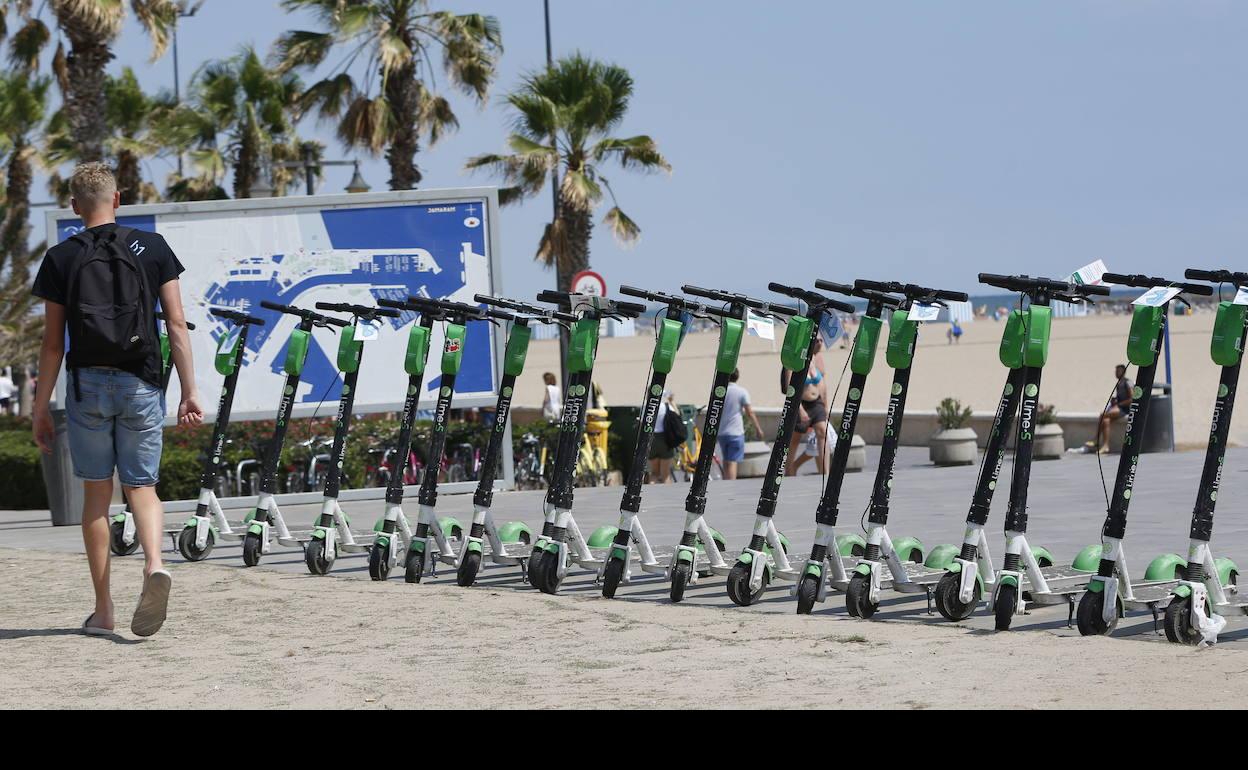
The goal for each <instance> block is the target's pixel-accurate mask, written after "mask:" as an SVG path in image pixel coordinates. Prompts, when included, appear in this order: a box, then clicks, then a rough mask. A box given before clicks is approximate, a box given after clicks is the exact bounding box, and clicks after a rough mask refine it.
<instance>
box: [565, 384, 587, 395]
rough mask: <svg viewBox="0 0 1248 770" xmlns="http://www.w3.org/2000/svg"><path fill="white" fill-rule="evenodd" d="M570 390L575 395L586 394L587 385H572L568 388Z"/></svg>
mask: <svg viewBox="0 0 1248 770" xmlns="http://www.w3.org/2000/svg"><path fill="white" fill-rule="evenodd" d="M568 391H569V392H570V393H571V394H572V395H574V396H583V395H585V386H584V385H573V386H572V387H570V388H568Z"/></svg>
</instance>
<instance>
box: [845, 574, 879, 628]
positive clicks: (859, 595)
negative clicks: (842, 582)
mask: <svg viewBox="0 0 1248 770" xmlns="http://www.w3.org/2000/svg"><path fill="white" fill-rule="evenodd" d="M879 608H880V605H878V604H876V603H874V602H872V601H871V577H870V576H869V575H863V574H861V573H854V576H853V577H852V578H850V579H849V587H848V588H846V589H845V609H847V610H849V614H850V615H853V616H854V617H856V618H863V619H869V618H870V617H871V616H873V615H874V614H875V612H876V610H878V609H879Z"/></svg>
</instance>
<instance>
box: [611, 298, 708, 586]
mask: <svg viewBox="0 0 1248 770" xmlns="http://www.w3.org/2000/svg"><path fill="white" fill-rule="evenodd" d="M620 293H621V294H624V295H627V296H629V297H636V298H638V299H642V300H646V301H649V302H657V303H659V304H661V305H664V306H665V309H664V310H663V311H662V312H661V313H660V314H659V315H658V316H657V317H656V319H655V321H656V325H655V333H654V352H653V354H651V356H650V377H649V381H648V382H647V383H646V390H645V392H644V393H643V394H642V402H641V410H640V411H639V412H638V416H637V438H636V440H635V441H634V442H633V459H632V464H631V465H630V466H629V470H628V476H627V477H626V478H625V479H624V496H623V499H622V500H621V501H620V523H619V526H618V527H617V529H616V533H615V537H614V539H613V540H612V541H611V549H610V551H609V552H608V554H607V558H606V559H604V560H603V562H602V566H601V567H600V571H599V574H598V578H599V581H600V582H601V583H602V595H603V596H604V597H605V598H607V599H613V598H615V592H616V590H617V589H618V588H619V587H620V584H621V583H630V582H632V579H633V574H632V561H633V547H634V546H636V548H637V556H638V557H639V559H640V566H641V569H642V570H643V571H645V572H651V573H657V574H666V572H667V570H668V564H667V563H665V562H664V560H663V559H661V558H660V557H659V556H658V555H656V554H655V552H654V548H652V547H651V545H650V540H649V538H647V537H646V532H645V529H643V528H642V526H641V519H640V517H639V516H638V514H639V513H640V511H641V491H642V486H643V484H644V483H645V479H646V470H647V464H648V462H647V461H648V459H649V457H650V448H651V446H652V444H653V442H654V433H655V430H656V429H658V430H662V426H660V425H657V424H656V422H657V420H658V414H659V407H660V406H661V405H662V403H663V389H664V386H665V385H666V383H667V375H668V374H669V373H670V372H671V371H672V367H673V366H674V365H675V364H676V352H677V350H679V348H680V343H681V340H682V338H683V337H684V328H685V320H686V317H691V318H692V317H700V318H707V317H708V316H710V315H716V316H718V315H720V312H719V311H715V310H711V309H709V308H706V307H705V306H703V305H702V304H701V303H698V302H692V301H690V300H688V299H685V298H684V297H678V296H675V295H673V294H664V293H663V292H657V291H646V290H644V289H638V288H635V287H632V286H621V287H620ZM702 440H703V442H704V446H706V445H708V444H709V446H711V447H712V448H713V447H714V437H713V434H712V436H711V437H707V436H706V434H703V439H702ZM711 547H712V548H715V549H716V552H717V553H718V550H719V549H718V547H717V546H715V545H714V544H712V546H711ZM694 548H695V546H694V545H690V546H689V548H687V549H684V550H683V551H682V550H680V549H678V553H677V554H676V558H677V561H678V563H679V564H681V565H687V566H688V569H690V570H692V568H693V564H694V563H695V562H696V560H697V559H696V552H695V550H694ZM720 561H721V562H722V561H723V558H722V557H720ZM681 568H682V569H684V567H681Z"/></svg>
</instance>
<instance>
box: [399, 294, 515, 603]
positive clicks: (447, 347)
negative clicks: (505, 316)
mask: <svg viewBox="0 0 1248 770" xmlns="http://www.w3.org/2000/svg"><path fill="white" fill-rule="evenodd" d="M380 303H381V304H382V305H386V306H388V307H393V308H397V309H403V310H417V311H419V310H420V309H421V308H422V307H428V305H427V300H425V299H424V298H423V297H411V298H409V299H408V301H407V302H406V303H402V302H390V301H388V300H380ZM436 308H437V310H438V311H439V312H441V314H442V316H443V318H444V320H445V321H446V324H445V326H444V327H443V330H442V336H443V343H442V362H441V363H442V381H441V386H440V387H439V388H438V400H437V402H436V404H435V405H434V408H433V429H432V431H431V433H430V437H429V450H428V453H427V454H426V461H425V471H424V473H423V474H422V475H421V479H420V488H419V490H418V491H417V498H416V500H417V504H418V506H419V512H418V513H417V518H416V529H415V531H414V532H413V533H412V536H411V539H410V541H409V542H408V546H407V556H406V558H405V560H404V565H403V566H404V580H406V581H407V582H408V583H419V582H420V581H421V580H422V579H424V576H425V574H427V573H428V574H434V570H435V567H436V564H437V562H439V561H440V562H442V563H444V564H450V565H452V566H454V565H455V564H456V562H457V556H456V554H455V549H454V547H453V546H452V545H451V542H450V541H451V538H456V539H460V540H462V538H463V526H462V525H460V523H459V522H458V521H456V520H455V519H453V518H451V517H445V518H443V519H441V520H439V519H438V517H437V509H436V506H437V504H438V476H439V472H440V469H441V467H442V457H443V455H444V454H445V452H446V428H447V425H448V423H449V422H450V418H451V400H452V399H453V398H454V396H455V378H456V377H457V376H458V375H459V367H460V365H461V363H462V362H463V357H464V341H465V339H466V338H467V335H468V326H467V324H468V322H469V321H484V320H486V319H487V318H489V317H490V314H491V313H490V311H485V310H482V309H481V308H479V307H477V306H475V305H468V304H464V303H462V302H449V301H446V300H439V301H438V302H437V305H436ZM401 489H402V487H400V490H401ZM400 504H401V500H400ZM388 517H389V514H387V518H388ZM431 537H432V540H433V543H432V544H431V543H430V542H429V541H430V538H431ZM435 547H436V553H435Z"/></svg>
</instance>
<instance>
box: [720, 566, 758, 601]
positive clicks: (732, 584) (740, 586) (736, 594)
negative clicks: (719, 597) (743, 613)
mask: <svg viewBox="0 0 1248 770" xmlns="http://www.w3.org/2000/svg"><path fill="white" fill-rule="evenodd" d="M727 587H728V598H729V599H732V602H733V604H736V605H737V606H738V607H749V606H750V605H751V604H754V603H755V602H757V601H758V600H759V599H761V598H763V592H764V591H766V590H767V572H766V571H764V572H763V582H762V585H760V586H759V587H758V590H757V591H753V592H751V591H750V565H748V564H742V563H740V562H737V563H736V564H734V565H732V570H731V571H730V572H729V573H728V586H727Z"/></svg>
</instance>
